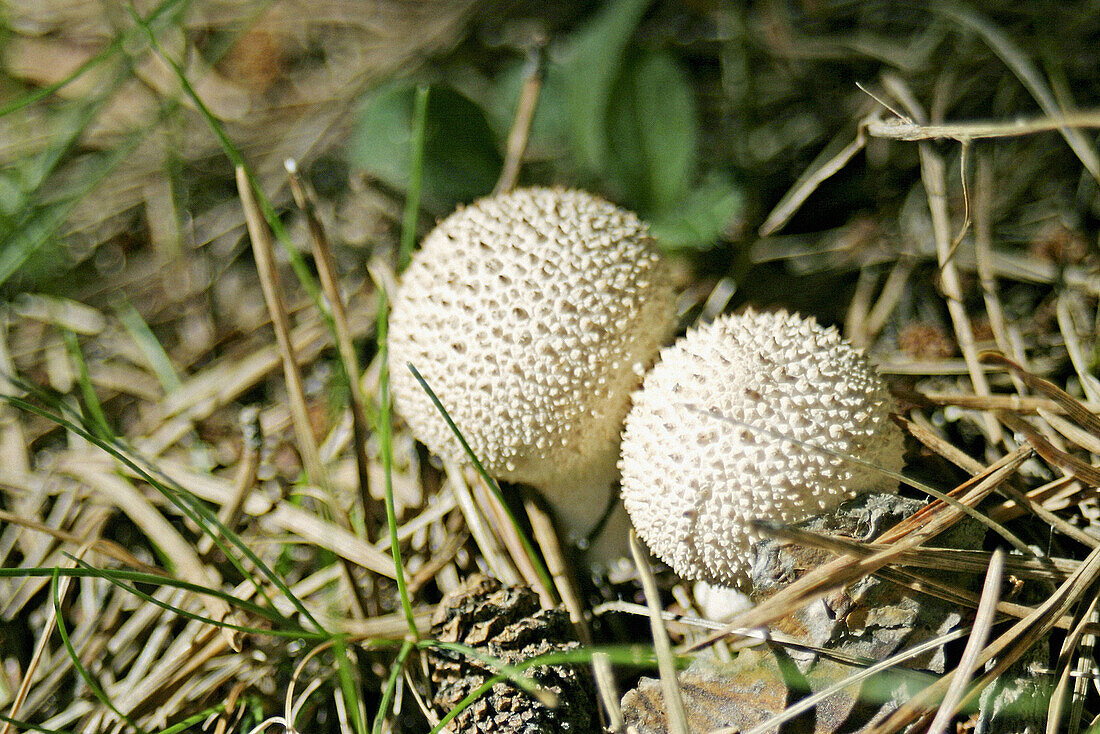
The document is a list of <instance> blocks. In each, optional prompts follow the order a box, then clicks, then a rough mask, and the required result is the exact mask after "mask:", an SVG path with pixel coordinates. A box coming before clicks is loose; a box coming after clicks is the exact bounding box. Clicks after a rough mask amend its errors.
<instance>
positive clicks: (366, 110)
mask: <svg viewBox="0 0 1100 734" xmlns="http://www.w3.org/2000/svg"><path fill="white" fill-rule="evenodd" d="M414 97H415V87H414V86H413V85H410V84H389V85H386V86H383V87H380V88H379V89H376V90H375V91H374V92H372V93H370V94H369V95H367V97H366V98H365V99H364V101H363V104H362V106H361V107H360V109H359V113H358V119H357V121H356V129H355V133H354V135H353V136H352V142H351V150H350V151H349V152H350V157H351V160H352V162H353V163H354V164H355V165H357V166H359V167H360V168H362V169H363V170H365V171H366V172H367V173H369V174H370V175H372V176H374V177H375V178H377V179H379V180H380V181H382V182H383V183H384V184H386V185H387V186H391V187H393V188H395V189H398V190H400V191H405V189H406V187H407V186H408V185H409V171H410V169H411V165H412V161H411V160H410V138H411V136H412V129H413V108H414ZM501 162H502V161H501V156H500V152H499V151H498V150H497V147H496V141H495V139H494V137H493V131H492V129H491V128H490V127H489V123H488V121H487V120H486V118H485V113H484V112H483V111H482V110H481V108H480V107H478V106H477V105H476V104H474V103H473V102H472V101H471V100H470V99H468V98H467V97H464V96H463V95H461V94H459V93H458V92H456V91H454V90H453V89H449V88H447V87H432V90H431V96H430V97H429V99H428V110H427V119H426V121H425V140H424V165H423V187H422V192H421V202H422V204H423V206H424V208H426V209H428V210H429V211H432V212H434V213H436V214H445V213H447V212H449V211H451V210H452V209H454V207H455V205H456V204H459V203H461V202H467V201H471V200H472V199H476V198H478V197H479V196H483V195H485V194H488V193H489V192H490V191H492V190H493V186H494V184H495V183H496V179H497V176H498V174H499V173H500V166H501Z"/></svg>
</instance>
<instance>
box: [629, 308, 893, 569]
mask: <svg viewBox="0 0 1100 734" xmlns="http://www.w3.org/2000/svg"><path fill="white" fill-rule="evenodd" d="M892 408H893V400H892V399H891V396H890V394H889V392H888V391H887V389H886V386H885V385H884V384H883V382H882V381H881V379H880V378H879V377H878V375H877V374H876V373H875V371H874V370H873V368H872V367H871V366H870V365H869V364H868V363H867V361H866V360H865V359H864V357H863V356H862V355H860V354H859V352H857V351H856V350H855V349H854V348H852V347H851V346H850V345H849V344H847V343H846V342H845V341H844V340H843V339H842V338H841V336H840V334H839V333H837V331H836V329H835V328H831V327H830V328H827V329H826V328H822V327H821V326H820V325H818V323H817V322H816V321H815V320H813V319H805V318H802V317H800V316H798V315H793V314H787V313H784V312H780V313H754V312H752V311H747V312H745V313H743V314H740V315H734V316H725V317H721V318H719V319H717V320H715V321H714V322H713V323H711V324H707V325H704V326H701V327H699V328H698V329H695V330H692V331H689V332H688V334H687V335H686V336H685V337H684V338H682V339H680V340H679V341H677V342H676V343H675V344H674V345H673V346H671V347H669V348H667V349H665V350H664V351H663V352H662V353H661V358H660V361H659V362H658V363H657V365H656V366H655V367H654V368H653V369H652V370H651V371H650V372H649V374H648V375H647V376H646V378H645V381H644V383H643V385H642V388H641V389H640V390H639V391H638V392H637V394H636V395H635V397H634V406H633V408H632V409H631V411H630V414H629V415H628V416H627V419H626V427H625V429H624V434H623V444H622V460H621V464H620V466H621V469H622V492H623V499H624V501H625V503H626V509H627V512H628V513H629V514H630V519H631V521H632V522H633V523H634V527H635V528H636V529H637V531H638V534H639V536H641V538H642V539H643V540H645V542H646V543H647V544H648V545H649V547H650V549H652V550H653V552H654V553H655V554H656V555H657V556H658V557H660V558H661V559H662V560H664V561H665V562H666V563H668V564H669V565H670V566H672V568H673V570H675V571H676V573H678V574H679V575H680V576H682V577H684V578H692V579H700V580H704V581H708V582H711V583H716V584H722V585H727V586H734V587H738V588H741V589H744V590H747V586H748V572H749V560H748V552H749V547H750V545H751V543H752V541H753V540H754V539H756V537H757V536H756V534H754V532H753V531H752V530H751V529H750V528H749V527H748V522H749V521H750V520H753V519H766V520H777V521H781V522H785V523H789V522H798V521H800V520H803V519H805V518H807V517H809V516H811V515H815V514H817V513H820V512H823V511H826V510H830V509H832V508H834V507H836V506H837V505H838V504H840V503H841V502H842V501H844V500H845V499H848V498H850V497H853V496H855V495H856V494H859V493H861V492H865V491H869V490H872V489H875V490H879V491H893V490H895V489H896V484H897V483H896V482H893V481H891V480H890V479H889V478H888V477H886V476H885V475H883V474H882V473H880V472H878V471H876V470H875V469H872V468H870V467H868V466H865V465H862V464H859V463H856V462H853V461H850V460H844V459H842V458H839V457H838V456H835V455H834V456H831V455H828V454H825V453H823V452H820V451H814V450H813V449H811V448H807V447H806V446H803V445H800V444H798V443H795V442H792V441H789V440H783V439H782V438H780V437H779V436H786V437H790V438H793V439H795V440H797V441H800V442H804V443H805V444H809V445H811V446H820V447H823V448H826V449H828V450H829V451H831V452H834V454H840V455H843V456H855V457H858V458H860V459H862V460H864V461H867V462H871V463H873V464H875V465H877V466H879V467H882V468H885V469H889V470H892V471H899V470H900V469H901V467H902V463H903V462H902V453H903V448H904V447H903V441H902V435H901V431H900V429H898V427H897V426H896V425H894V424H893V422H891V420H890V412H891V410H892ZM692 409H695V410H698V411H707V412H710V413H713V414H715V415H717V416H723V417H725V418H728V419H729V421H723V420H720V419H718V418H715V417H711V416H708V415H702V414H700V413H698V412H695V411H694V410H692Z"/></svg>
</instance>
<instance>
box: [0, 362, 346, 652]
mask: <svg viewBox="0 0 1100 734" xmlns="http://www.w3.org/2000/svg"><path fill="white" fill-rule="evenodd" d="M13 383H14V384H16V385H17V386H18V387H21V388H23V389H30V390H31V391H35V388H34V387H33V386H26V385H24V384H23V383H21V382H19V381H13ZM35 392H37V393H38V394H41V391H35ZM0 398H2V399H3V400H6V401H7V402H8V403H10V404H12V405H13V406H15V407H16V408H20V409H21V410H25V411H28V412H30V413H34V414H35V415H38V416H40V417H42V418H45V419H47V420H49V421H52V422H54V423H57V424H58V425H59V426H61V427H63V428H65V429H67V430H70V431H73V432H74V433H76V434H77V435H78V436H81V437H82V438H84V439H85V440H87V441H89V442H90V443H92V444H94V445H95V446H97V447H98V448H100V449H101V450H103V451H105V452H107V453H108V454H110V455H111V456H112V457H114V458H115V459H116V460H117V461H119V462H121V463H122V464H123V465H125V466H126V467H127V468H129V469H130V470H131V471H133V472H134V473H136V474H137V475H138V476H139V477H140V478H141V479H142V480H144V481H146V482H148V483H149V485H150V486H151V487H153V488H154V489H156V490H157V491H158V492H160V493H161V495H163V496H164V497H165V499H167V500H168V501H169V502H171V503H172V504H173V505H175V506H176V507H177V508H178V509H179V510H180V511H181V512H183V513H184V515H186V516H187V517H188V518H189V519H190V520H191V521H192V522H194V523H196V524H197V525H198V526H199V527H201V528H202V529H203V531H204V532H206V533H207V534H208V535H210V537H211V539H212V540H213V541H214V542H215V543H216V544H217V545H218V547H219V548H221V549H222V551H223V552H224V553H225V554H226V557H227V558H228V559H229V560H230V561H232V562H233V564H234V566H236V567H237V569H238V570H239V571H240V572H241V573H242V574H244V575H245V576H246V577H250V575H249V573H248V571H247V570H245V568H244V566H243V565H242V564H241V562H240V561H239V560H238V559H237V558H236V557H235V556H234V554H233V553H232V552H230V548H229V547H228V545H226V541H228V543H231V544H232V545H233V546H235V547H236V548H237V550H238V551H240V553H241V554H243V555H244V556H245V557H246V558H247V559H248V560H249V561H250V562H251V563H252V564H254V565H255V567H256V568H257V569H259V570H260V572H261V573H262V574H263V575H264V576H265V577H266V578H267V579H268V580H269V581H270V582H271V583H272V584H273V585H274V586H275V587H276V588H277V589H279V591H281V592H282V593H283V594H284V595H285V596H286V598H287V600H288V601H290V603H291V604H292V605H293V606H294V608H295V609H296V610H297V611H298V613H299V614H301V615H302V616H303V617H304V618H305V619H307V620H308V621H309V623H310V624H312V625H313V626H314V627H315V628H316V629H317V631H318V632H322V633H326V634H327V632H326V630H325V628H324V627H323V626H322V625H321V623H320V622H318V621H317V620H316V619H315V618H314V616H313V615H312V614H311V613H310V611H309V610H308V609H306V607H305V605H304V604H302V602H301V600H300V599H298V598H297V597H296V596H295V595H294V593H293V592H292V591H291V589H290V587H289V586H287V584H286V582H285V581H283V579H282V577H281V576H279V574H277V573H275V572H274V571H273V570H272V569H271V568H270V567H268V565H267V564H266V563H264V562H263V560H261V559H260V557H259V556H257V555H256V553H255V552H254V551H253V550H252V549H251V548H249V547H248V545H247V544H246V543H245V542H244V541H243V540H241V538H240V537H239V536H238V535H237V534H236V533H234V532H233V531H232V530H230V529H229V528H227V527H226V526H225V525H223V524H222V523H221V521H219V520H218V518H217V516H216V515H214V513H213V512H211V511H210V509H209V508H207V507H206V506H205V505H204V504H203V503H202V502H201V501H199V499H198V498H196V497H195V496H194V495H192V494H191V493H190V492H188V491H187V490H185V489H184V488H183V487H180V486H179V485H178V484H176V483H175V482H174V481H173V480H172V479H171V478H169V477H167V476H164V475H163V474H161V473H160V472H158V471H157V470H156V469H155V468H154V467H152V466H151V465H150V466H148V467H145V466H141V465H139V464H138V462H137V460H136V459H135V458H132V457H131V456H130V455H129V454H128V451H129V450H128V449H124V448H123V447H121V444H118V443H117V442H111V441H105V440H103V439H101V438H100V437H98V436H96V435H94V434H93V433H92V432H91V431H89V430H88V429H86V428H84V427H83V426H81V425H78V424H77V423H76V422H73V421H70V420H68V419H66V418H64V417H63V416H61V415H57V414H54V413H51V412H50V411H48V410H45V409H44V408H41V407H39V406H37V405H35V404H34V403H32V402H30V401H28V400H24V399H22V398H19V397H16V396H13V395H0ZM116 444H117V445H116ZM146 463H147V462H146ZM154 475H156V476H154ZM223 538H224V539H225V540H223ZM253 583H255V585H256V589H257V591H259V593H260V594H262V595H263V596H264V597H265V598H267V592H266V590H265V589H264V588H263V586H262V585H261V584H259V583H257V582H256V581H255V580H253ZM268 600H269V602H270V599H268ZM271 603H272V607H274V603H273V602H271Z"/></svg>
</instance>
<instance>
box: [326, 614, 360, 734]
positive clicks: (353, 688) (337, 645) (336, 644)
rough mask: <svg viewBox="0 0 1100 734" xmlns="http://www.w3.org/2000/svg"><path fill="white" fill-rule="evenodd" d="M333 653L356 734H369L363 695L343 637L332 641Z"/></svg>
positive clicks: (341, 687)
mask: <svg viewBox="0 0 1100 734" xmlns="http://www.w3.org/2000/svg"><path fill="white" fill-rule="evenodd" d="M332 653H333V655H335V656H336V673H337V677H338V679H339V682H340V695H342V696H343V697H344V706H345V708H346V709H347V712H348V716H349V717H350V718H351V723H352V727H353V728H354V731H355V734H367V722H365V721H364V720H363V707H362V706H361V705H360V701H362V695H361V692H360V688H359V685H358V684H357V681H356V676H355V673H354V670H353V668H352V667H351V663H350V661H349V660H348V648H347V643H346V642H345V641H344V637H343V635H336V636H335V637H334V638H333V641H332Z"/></svg>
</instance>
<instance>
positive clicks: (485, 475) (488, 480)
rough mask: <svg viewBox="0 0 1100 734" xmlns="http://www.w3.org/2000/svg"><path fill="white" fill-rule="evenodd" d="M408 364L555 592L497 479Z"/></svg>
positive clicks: (540, 576)
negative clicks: (491, 474) (490, 473)
mask: <svg viewBox="0 0 1100 734" xmlns="http://www.w3.org/2000/svg"><path fill="white" fill-rule="evenodd" d="M406 366H407V367H408V368H409V371H411V372H412V374H413V377H415V378H416V381H417V382H418V383H420V388H421V389H422V390H423V391H424V392H426V393H427V394H428V397H429V398H430V399H431V401H432V404H433V405H434V406H435V409H436V410H438V411H439V414H440V415H441V416H443V420H445V421H446V422H447V426H448V427H449V428H450V429H451V432H452V433H454V435H455V438H457V439H458V442H459V443H460V444H462V450H463V451H465V452H466V456H467V458H469V459H470V461H471V462H472V463H473V465H474V468H475V469H476V470H477V473H478V474H479V475H480V476H481V478H482V480H483V481H484V482H485V484H486V486H488V487H489V490H490V491H491V492H492V493H493V496H494V497H496V498H497V501H498V502H499V503H500V506H501V507H503V508H504V512H505V513H507V515H508V520H509V522H511V523H512V526H513V527H514V528H515V531H516V535H517V536H518V537H519V542H520V543H521V544H522V545H523V551H524V553H526V554H527V557H528V558H529V559H530V560H531V563H532V565H534V567H535V572H536V573H538V575H539V581H541V582H542V585H543V586H544V587H545V588H546V590H547V591H549V592H551V593H553V591H554V589H555V586H554V582H553V580H552V579H551V577H550V572H549V571H548V570H547V569H546V564H544V563H543V561H542V557H541V556H539V555H538V554H537V553H536V552H535V546H534V545H533V544H532V543H531V540H530V539H529V538H528V537H527V533H525V532H523V528H522V527H521V526H520V524H519V523H518V522H517V521H516V516H515V515H514V514H513V513H512V509H511V508H510V507H509V506H508V503H507V502H505V501H504V495H503V493H501V491H500V485H499V484H497V481H496V480H495V479H493V478H492V477H491V476H489V472H488V471H486V470H485V466H484V465H483V464H482V463H481V460H480V459H478V458H477V456H476V455H475V454H474V450H473V449H471V448H470V444H469V443H467V442H466V438H465V437H464V436H463V435H462V431H460V430H458V426H456V425H455V422H454V421H453V420H451V416H450V414H449V413H448V412H447V409H446V408H444V407H443V403H442V402H440V400H439V398H438V397H437V396H436V394H435V391H434V390H432V388H431V386H430V385H428V381H427V380H425V379H424V377H423V376H422V375H421V374H420V371H419V370H418V369H416V366H415V365H413V364H412V363H411V362H410V363H408V364H407V365H406Z"/></svg>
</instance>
